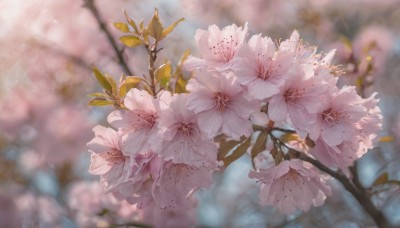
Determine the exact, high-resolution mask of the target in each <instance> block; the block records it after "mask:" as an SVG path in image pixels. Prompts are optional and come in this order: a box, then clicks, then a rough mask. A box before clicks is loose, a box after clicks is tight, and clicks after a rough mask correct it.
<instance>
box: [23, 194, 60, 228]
mask: <svg viewBox="0 0 400 228" xmlns="http://www.w3.org/2000/svg"><path fill="white" fill-rule="evenodd" d="M15 203H16V206H17V208H18V211H19V215H20V218H21V223H22V227H61V224H62V218H63V217H64V216H65V214H66V213H65V211H64V209H63V208H62V207H61V206H60V205H59V204H58V203H57V202H56V201H55V200H54V199H53V198H51V197H49V196H37V195H34V194H33V193H31V192H27V193H25V194H23V195H21V196H19V197H18V198H16V201H15Z"/></svg>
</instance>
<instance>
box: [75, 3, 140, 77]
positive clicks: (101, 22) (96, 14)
mask: <svg viewBox="0 0 400 228" xmlns="http://www.w3.org/2000/svg"><path fill="white" fill-rule="evenodd" d="M83 1H84V6H85V7H86V8H88V9H89V10H90V12H91V13H92V15H93V16H94V18H95V19H96V21H97V23H98V25H99V27H100V29H101V30H102V31H103V32H104V33H105V34H106V36H107V39H108V42H109V43H110V45H111V46H112V48H113V49H114V52H115V54H116V55H117V58H118V61H119V63H120V65H121V67H122V69H123V70H124V72H125V74H127V75H133V72H132V71H131V70H130V69H129V67H128V64H126V61H125V59H124V56H123V55H122V51H121V50H119V48H118V46H117V43H116V42H115V39H114V37H113V36H112V35H111V32H110V30H108V28H107V24H106V23H105V22H104V20H103V18H102V17H101V15H100V12H99V11H98V9H97V7H96V5H95V4H94V1H95V0H83Z"/></svg>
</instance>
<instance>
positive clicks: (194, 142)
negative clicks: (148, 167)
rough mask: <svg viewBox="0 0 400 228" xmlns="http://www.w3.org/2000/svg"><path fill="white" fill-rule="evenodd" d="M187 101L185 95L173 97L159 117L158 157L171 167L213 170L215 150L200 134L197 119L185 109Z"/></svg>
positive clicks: (212, 143)
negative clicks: (167, 161) (195, 167)
mask: <svg viewBox="0 0 400 228" xmlns="http://www.w3.org/2000/svg"><path fill="white" fill-rule="evenodd" d="M187 101H188V95H187V94H179V95H175V96H174V97H173V100H172V101H171V103H170V108H168V109H166V110H164V111H163V113H162V115H161V117H160V124H159V127H160V137H161V138H162V140H163V144H162V149H161V150H160V153H161V156H162V157H163V158H164V160H172V162H173V163H185V164H188V165H194V166H208V167H210V166H214V167H215V166H216V160H217V146H216V145H215V143H214V142H213V141H212V140H210V139H208V138H207V136H205V135H204V134H203V133H202V132H201V131H200V128H199V126H198V123H197V116H196V115H195V113H194V112H193V111H190V110H188V109H187V108H186V105H187Z"/></svg>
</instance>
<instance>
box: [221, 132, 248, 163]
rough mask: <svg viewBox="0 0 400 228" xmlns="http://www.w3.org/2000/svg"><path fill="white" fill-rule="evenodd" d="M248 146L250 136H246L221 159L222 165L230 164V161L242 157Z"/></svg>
mask: <svg viewBox="0 0 400 228" xmlns="http://www.w3.org/2000/svg"><path fill="white" fill-rule="evenodd" d="M249 146H250V138H247V139H246V140H245V141H244V142H243V143H242V144H240V145H239V146H238V147H237V148H236V149H234V151H233V152H232V154H231V155H229V156H227V157H225V158H224V160H223V161H224V166H225V167H228V166H229V165H230V164H232V162H234V161H236V160H237V159H239V158H240V157H242V156H243V154H245V153H246V151H247V149H248V148H249Z"/></svg>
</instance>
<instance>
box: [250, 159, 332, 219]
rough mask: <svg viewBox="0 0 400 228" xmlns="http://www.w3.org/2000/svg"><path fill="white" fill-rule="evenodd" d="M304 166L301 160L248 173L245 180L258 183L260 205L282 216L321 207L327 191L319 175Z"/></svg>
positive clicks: (328, 191)
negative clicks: (253, 180) (268, 206)
mask: <svg viewBox="0 0 400 228" xmlns="http://www.w3.org/2000/svg"><path fill="white" fill-rule="evenodd" d="M307 165H308V164H307ZM307 165H306V164H305V163H304V162H303V161H301V160H290V161H283V162H282V163H280V164H279V165H277V166H276V167H273V168H269V169H266V170H261V171H260V172H254V171H251V172H250V174H249V177H250V178H255V179H258V182H260V183H261V192H260V202H261V204H262V205H273V206H275V207H277V208H278V209H279V210H280V211H281V212H282V213H285V214H290V213H293V212H294V211H295V210H296V209H301V210H303V211H308V210H309V209H310V207H311V206H316V207H317V206H321V205H322V204H323V203H324V200H325V198H326V196H328V195H330V194H331V190H330V188H329V187H328V186H327V185H326V184H325V183H324V182H323V181H322V180H321V178H320V177H319V173H318V172H317V171H316V170H315V169H314V168H312V167H309V166H307Z"/></svg>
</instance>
